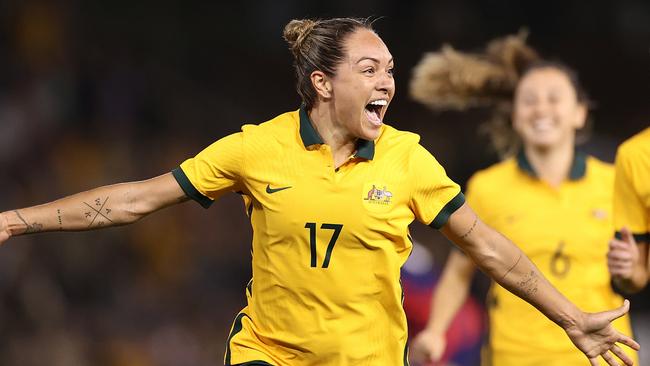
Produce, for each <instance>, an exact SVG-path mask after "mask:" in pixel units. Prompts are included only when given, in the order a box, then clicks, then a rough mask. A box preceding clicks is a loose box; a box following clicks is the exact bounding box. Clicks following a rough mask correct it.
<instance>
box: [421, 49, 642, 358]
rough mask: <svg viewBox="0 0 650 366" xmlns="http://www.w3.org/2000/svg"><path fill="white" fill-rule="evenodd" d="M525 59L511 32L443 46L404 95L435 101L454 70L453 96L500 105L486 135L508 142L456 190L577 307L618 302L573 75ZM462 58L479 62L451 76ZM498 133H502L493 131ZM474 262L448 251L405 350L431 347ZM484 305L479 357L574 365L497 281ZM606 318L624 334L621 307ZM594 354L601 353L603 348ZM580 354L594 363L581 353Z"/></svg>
mask: <svg viewBox="0 0 650 366" xmlns="http://www.w3.org/2000/svg"><path fill="white" fill-rule="evenodd" d="M508 57H510V58H508ZM536 59H537V56H536V53H535V52H534V51H533V50H532V49H530V48H528V46H526V45H525V44H524V43H523V38H518V37H509V38H505V39H503V40H498V41H496V42H494V43H492V44H491V45H490V46H489V47H488V52H487V55H484V56H481V57H476V56H470V55H463V54H460V53H456V52H454V51H452V50H451V49H446V50H444V51H443V52H442V53H441V54H436V55H433V56H428V57H427V58H425V59H424V60H423V61H422V62H421V64H420V65H419V66H418V72H417V73H416V74H415V80H413V84H412V85H413V88H414V89H413V94H414V95H415V96H416V97H417V98H418V99H419V100H421V101H423V102H425V103H426V102H428V101H431V102H433V101H434V100H435V102H436V103H438V106H439V107H440V106H441V105H440V104H441V103H444V101H443V100H441V99H439V98H438V99H437V97H438V95H437V94H436V92H435V90H440V89H436V88H435V87H434V88H432V87H431V84H433V83H435V82H436V80H440V79H442V78H443V77H444V78H445V80H457V83H458V84H456V85H455V86H454V90H459V89H461V90H464V94H462V95H460V96H459V98H460V99H463V98H465V99H466V102H467V103H468V104H467V105H469V104H470V103H471V100H477V98H481V101H482V102H483V103H489V102H490V98H492V100H493V101H494V103H495V105H500V106H501V107H500V108H497V109H495V111H496V112H495V116H494V117H493V119H492V121H491V125H492V127H499V128H503V127H508V126H509V127H510V128H511V132H509V133H508V132H506V131H503V130H502V129H501V130H499V131H492V132H493V135H492V136H493V138H499V140H497V141H494V139H493V142H495V145H496V146H498V147H499V148H500V150H501V152H502V153H504V154H506V155H507V154H508V153H509V152H514V151H517V150H518V152H517V153H516V154H515V155H514V156H510V157H508V158H506V159H505V160H504V161H502V162H500V163H497V164H495V165H493V166H491V167H489V168H487V169H485V170H483V171H480V172H478V173H476V174H475V175H474V176H473V177H472V178H471V179H470V181H469V183H468V188H467V201H468V202H469V204H470V205H471V206H472V208H473V209H474V210H475V211H476V213H477V214H478V215H479V216H480V217H481V218H483V220H484V221H485V223H486V224H487V225H489V226H491V227H494V228H495V229H496V230H498V231H499V232H501V233H503V234H504V235H505V236H507V237H508V238H511V239H513V240H514V241H515V242H516V243H518V244H519V245H520V247H521V249H522V250H523V252H524V253H525V254H526V255H527V256H529V257H530V259H531V260H532V261H533V262H534V263H535V265H536V266H537V268H539V270H540V271H541V272H542V273H543V274H544V276H546V277H547V278H548V279H549V281H550V282H551V283H552V284H553V285H554V286H556V287H557V288H558V289H559V290H560V291H561V292H562V293H563V294H565V295H566V296H567V297H568V298H569V300H571V301H572V302H574V303H575V304H577V305H578V306H579V307H580V308H582V309H586V310H588V311H602V310H603V309H608V308H610V307H613V306H617V305H618V304H620V303H622V302H623V299H621V298H620V297H619V296H618V295H616V294H615V293H614V291H613V290H612V288H611V286H610V277H609V275H608V272H607V260H606V253H607V242H608V239H609V237H610V235H611V232H612V231H611V229H612V208H611V207H612V205H611V200H612V189H613V185H614V170H613V167H611V166H610V165H609V164H606V163H603V162H601V161H599V160H597V159H596V158H593V157H590V156H586V155H584V154H583V153H580V152H578V151H576V150H575V141H576V133H577V131H579V130H580V129H582V128H583V127H584V126H585V123H586V119H587V109H588V98H587V96H586V94H585V92H584V91H583V89H582V87H581V86H580V84H579V82H578V79H577V76H576V74H575V73H574V72H573V71H572V70H570V69H569V68H568V67H566V66H564V65H562V64H559V63H553V62H545V61H541V60H536ZM441 60H444V62H446V63H448V64H446V65H445V66H444V68H445V70H450V71H449V73H448V74H445V73H443V72H441V70H442V69H441V67H440V66H441V65H443V64H441ZM472 62H474V63H479V64H481V65H483V67H473V68H472V70H473V71H474V73H475V74H474V75H473V76H472V77H468V78H465V79H463V78H461V77H456V76H457V73H459V72H465V71H466V70H465V69H464V65H463V63H472ZM488 80H489V81H488ZM465 84H471V85H465ZM427 86H428V87H429V88H428V89H427V90H428V91H427V93H423V92H422V89H423V88H425V87H427ZM513 87H514V90H512V88H513ZM467 90H471V91H470V92H467ZM446 93H447V97H446V98H449V92H448V91H447V92H446ZM509 93H510V95H512V96H511V98H514V99H513V100H512V112H511V115H508V114H506V115H503V112H504V111H505V110H507V108H506V109H504V108H503V105H504V103H503V101H502V99H503V98H507V97H508V94H509ZM513 94H514V95H513ZM458 102H459V100H455V102H454V103H455V105H458ZM429 104H430V103H429ZM510 119H511V121H512V122H511V123H510V122H509V120H510ZM505 136H511V137H512V139H505V140H504V137H505ZM463 249H464V248H463ZM471 255H472V254H471V253H470V256H471ZM474 268H475V267H474V264H473V263H472V262H471V260H470V259H469V258H467V257H466V256H464V255H463V254H462V253H460V252H458V251H453V252H452V253H451V254H450V257H449V259H448V262H447V264H446V267H445V269H444V272H443V276H442V279H441V282H440V283H439V285H438V288H437V290H436V291H435V294H434V298H433V302H432V309H431V315H430V318H429V323H428V326H427V327H426V329H425V330H424V331H422V332H421V333H420V334H419V335H418V336H416V339H415V341H414V346H413V355H414V357H415V358H418V359H420V360H426V359H429V360H437V359H439V358H440V357H441V356H442V354H443V352H444V347H445V346H444V345H445V332H446V329H447V327H448V325H449V323H450V322H451V320H452V319H453V316H454V315H455V313H456V312H457V310H458V308H459V306H460V305H461V304H462V303H463V301H464V300H465V298H466V296H467V293H468V289H469V286H470V282H471V279H472V275H473V273H474ZM488 311H489V323H490V329H489V332H490V333H489V340H488V345H487V347H486V352H483V355H482V358H483V364H485V365H496V366H510V365H517V366H522V365H524V366H525V365H545V366H553V365H557V366H559V365H562V366H571V365H583V364H584V359H583V356H582V355H581V354H580V353H579V352H577V351H576V350H575V349H574V347H573V345H572V344H571V342H570V341H569V340H568V339H567V338H566V337H562V334H561V331H559V330H560V329H559V328H557V327H555V326H554V325H553V324H552V323H551V322H550V321H548V319H546V318H544V317H543V316H540V315H541V314H539V312H537V311H536V310H535V309H533V308H532V307H530V306H529V305H528V304H526V303H525V302H524V301H522V300H521V299H519V298H517V297H515V296H513V295H512V294H511V293H510V292H508V291H507V290H505V289H504V288H503V287H502V286H500V284H498V283H496V284H494V285H493V286H492V288H491V290H490V293H489V296H488ZM614 326H615V327H616V328H617V329H618V330H620V331H621V332H622V333H624V334H627V335H631V328H630V322H629V319H628V317H627V316H625V317H621V318H619V319H617V320H616V321H615V322H614ZM619 351H620V350H619ZM622 353H623V352H622V351H620V352H619V353H618V354H617V356H619V357H621V358H622V359H625V358H629V359H636V354H635V353H634V352H631V351H630V350H627V351H625V353H627V354H628V356H627V357H623V356H622ZM605 359H606V360H607V362H610V364H612V362H613V361H612V360H611V359H610V358H605ZM592 364H596V363H595V362H594V361H593V360H592ZM614 364H616V363H614Z"/></svg>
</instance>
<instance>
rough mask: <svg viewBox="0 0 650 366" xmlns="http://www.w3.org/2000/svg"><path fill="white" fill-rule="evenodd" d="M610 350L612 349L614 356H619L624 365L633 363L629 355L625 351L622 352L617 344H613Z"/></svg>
mask: <svg viewBox="0 0 650 366" xmlns="http://www.w3.org/2000/svg"><path fill="white" fill-rule="evenodd" d="M610 351H612V353H614V354H615V355H616V357H618V358H620V359H621V361H623V363H624V364H625V365H634V361H632V359H631V358H630V356H628V355H627V354H626V353H625V352H623V350H622V349H621V347H619V346H617V345H613V346H612V348H611V349H610Z"/></svg>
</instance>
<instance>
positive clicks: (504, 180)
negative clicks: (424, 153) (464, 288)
mask: <svg viewBox="0 0 650 366" xmlns="http://www.w3.org/2000/svg"><path fill="white" fill-rule="evenodd" d="M613 183H614V170H613V168H612V167H611V166H610V165H608V164H606V163H603V162H601V161H599V160H597V159H595V158H592V157H586V156H585V155H582V154H580V153H576V156H575V159H574V162H573V166H572V170H571V172H570V178H569V179H568V180H567V181H565V182H563V183H562V184H561V186H560V187H559V188H557V189H556V188H553V187H551V186H549V185H548V184H546V183H545V182H543V181H541V180H539V179H537V178H536V175H535V173H534V171H533V169H532V167H531V165H530V164H529V162H528V161H527V159H526V157H525V155H524V154H523V153H520V154H519V155H518V156H517V157H516V158H511V159H508V160H506V161H503V162H501V163H499V164H496V165H493V166H492V167H490V168H488V169H486V170H483V171H480V172H478V173H476V174H475V175H474V176H473V177H472V178H471V179H470V181H469V183H468V188H467V202H468V203H469V204H470V206H472V208H473V209H474V210H475V211H476V212H477V214H478V215H479V216H480V217H481V218H482V219H483V220H484V221H485V222H486V223H487V224H488V225H490V226H492V227H493V228H495V229H496V230H498V231H500V232H501V233H503V234H504V235H505V236H506V237H508V238H509V239H511V240H512V241H513V242H515V243H516V244H517V245H518V246H519V247H520V248H521V249H522V250H523V251H524V253H526V255H527V256H528V257H530V259H531V260H532V261H533V262H534V263H535V265H537V267H538V268H539V269H540V271H542V272H543V274H544V276H546V277H547V278H548V279H549V281H550V282H551V283H552V284H553V285H554V286H555V287H556V288H558V290H560V292H562V293H563V294H564V295H565V296H566V297H567V298H569V299H570V300H571V301H572V302H573V303H575V304H576V305H577V306H578V307H579V308H580V309H582V310H583V311H588V312H596V311H604V310H609V309H611V308H614V307H618V306H620V305H621V304H622V303H623V299H622V298H621V297H619V296H618V295H616V294H615V293H614V292H613V290H612V288H611V286H610V277H609V272H608V270H607V263H606V254H607V245H608V240H609V238H610V236H611V232H612V231H611V230H612V203H611V202H612V188H613ZM488 311H489V314H490V340H489V347H488V352H486V353H485V357H484V361H485V362H484V363H485V364H486V365H492V366H511V365H512V366H515V365H516V366H522V365H531V366H532V365H544V366H560V365H561V366H571V365H585V364H586V363H588V361H587V359H586V357H585V356H584V355H583V354H582V353H581V352H580V351H578V350H577V349H576V348H575V347H574V346H573V345H572V343H571V341H570V340H569V338H568V337H567V336H566V334H565V333H564V331H563V330H562V329H561V328H560V327H558V326H557V325H555V324H554V323H553V322H551V321H550V320H548V319H547V318H546V317H544V315H543V314H542V313H540V312H539V311H537V310H536V309H535V308H534V307H532V306H531V305H529V304H528V303H526V302H525V301H523V300H521V299H519V298H518V297H516V296H515V295H513V294H511V293H510V292H508V291H507V290H505V289H504V288H502V287H501V286H499V285H498V284H493V285H492V288H491V290H490V294H489V296H488ZM614 325H615V327H616V328H617V329H618V330H620V331H622V332H623V333H625V334H628V335H629V334H631V328H630V322H629V319H628V317H627V316H626V317H623V318H621V319H618V320H617V321H615V322H614ZM628 350H629V349H628ZM628 353H629V354H632V353H633V352H631V350H630V352H628ZM635 357H636V356H635Z"/></svg>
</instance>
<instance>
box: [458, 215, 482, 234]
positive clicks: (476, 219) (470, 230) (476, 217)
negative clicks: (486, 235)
mask: <svg viewBox="0 0 650 366" xmlns="http://www.w3.org/2000/svg"><path fill="white" fill-rule="evenodd" d="M477 222H478V216H475V217H474V223H473V224H472V227H470V228H469V230H467V232H466V233H465V234H463V235H461V236H460V238H461V239H465V238H466V237H468V236H469V234H471V233H472V231H474V228H475V227H476V223H477Z"/></svg>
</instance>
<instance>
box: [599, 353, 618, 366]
mask: <svg viewBox="0 0 650 366" xmlns="http://www.w3.org/2000/svg"><path fill="white" fill-rule="evenodd" d="M600 356H601V357H602V358H603V359H604V360H605V361H607V364H608V365H610V366H621V364H620V363H618V361H616V359H615V358H614V356H612V354H611V353H609V352H605V353H603V354H602V355H600Z"/></svg>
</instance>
